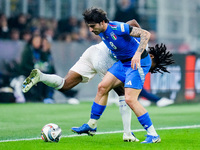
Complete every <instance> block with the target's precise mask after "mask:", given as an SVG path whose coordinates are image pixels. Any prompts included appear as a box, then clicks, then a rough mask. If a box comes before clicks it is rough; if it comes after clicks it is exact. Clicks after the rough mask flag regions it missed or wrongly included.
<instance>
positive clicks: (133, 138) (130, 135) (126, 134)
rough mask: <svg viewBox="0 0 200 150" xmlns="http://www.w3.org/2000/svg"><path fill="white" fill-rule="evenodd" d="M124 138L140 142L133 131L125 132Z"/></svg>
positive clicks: (125, 140) (128, 140)
mask: <svg viewBox="0 0 200 150" xmlns="http://www.w3.org/2000/svg"><path fill="white" fill-rule="evenodd" d="M123 140H124V142H138V141H139V140H138V139H137V138H136V137H135V135H134V134H133V132H131V133H124V134H123Z"/></svg>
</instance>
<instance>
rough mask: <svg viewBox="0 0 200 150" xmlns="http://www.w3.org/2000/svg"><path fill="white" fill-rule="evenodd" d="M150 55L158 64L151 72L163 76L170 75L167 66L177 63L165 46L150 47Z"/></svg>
mask: <svg viewBox="0 0 200 150" xmlns="http://www.w3.org/2000/svg"><path fill="white" fill-rule="evenodd" d="M149 54H152V55H153V56H154V58H153V61H154V62H155V64H156V65H155V67H153V68H151V69H150V71H149V72H151V73H156V72H159V73H162V74H163V73H164V72H168V73H169V71H168V70H167V67H166V66H168V65H171V64H173V63H174V62H175V61H174V60H173V59H172V56H173V55H172V53H170V52H169V51H167V47H166V46H165V44H163V43H162V44H161V45H159V44H156V45H155V47H149Z"/></svg>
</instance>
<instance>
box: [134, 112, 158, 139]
mask: <svg viewBox="0 0 200 150" xmlns="http://www.w3.org/2000/svg"><path fill="white" fill-rule="evenodd" d="M138 121H139V122H140V124H141V125H142V126H143V127H144V129H145V130H146V131H147V134H148V135H153V136H158V134H157V133H156V130H155V128H154V126H153V124H152V122H151V118H150V116H149V113H148V112H147V113H145V114H144V115H142V116H140V117H138Z"/></svg>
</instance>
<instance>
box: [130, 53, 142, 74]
mask: <svg viewBox="0 0 200 150" xmlns="http://www.w3.org/2000/svg"><path fill="white" fill-rule="evenodd" d="M140 59H141V54H140V53H137V52H136V53H135V55H134V56H133V58H132V59H131V68H132V69H133V70H134V69H136V70H137V69H138V67H140Z"/></svg>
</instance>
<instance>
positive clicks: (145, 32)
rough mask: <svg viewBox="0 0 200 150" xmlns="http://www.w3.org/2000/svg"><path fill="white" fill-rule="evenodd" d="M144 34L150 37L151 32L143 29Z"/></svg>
mask: <svg viewBox="0 0 200 150" xmlns="http://www.w3.org/2000/svg"><path fill="white" fill-rule="evenodd" d="M144 36H145V37H146V38H147V39H150V37H151V33H150V32H148V31H146V30H144Z"/></svg>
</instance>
